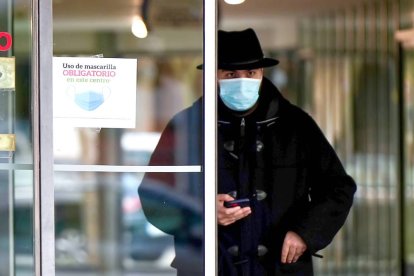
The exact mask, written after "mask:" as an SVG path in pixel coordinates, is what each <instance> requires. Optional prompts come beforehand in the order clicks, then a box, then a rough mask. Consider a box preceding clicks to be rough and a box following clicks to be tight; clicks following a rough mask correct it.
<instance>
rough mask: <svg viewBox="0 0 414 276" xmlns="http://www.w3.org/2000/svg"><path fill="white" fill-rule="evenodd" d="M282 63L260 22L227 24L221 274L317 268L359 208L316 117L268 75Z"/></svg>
mask: <svg viewBox="0 0 414 276" xmlns="http://www.w3.org/2000/svg"><path fill="white" fill-rule="evenodd" d="M277 64H278V61H277V60H274V59H270V58H266V57H264V55H263V52H262V49H261V46H260V42H259V40H258V39H257V36H256V34H255V32H254V31H253V30H252V29H247V30H244V31H237V32H225V31H219V33H218V72H217V79H218V88H219V89H218V91H219V98H218V101H219V103H218V104H219V106H218V149H217V150H218V195H217V220H218V245H219V254H218V255H219V260H218V263H219V275H223V276H231V275H241V276H247V275H249V276H250V275H251V276H259V275H313V269H312V260H311V257H312V255H315V256H317V254H316V252H317V251H318V250H320V249H322V248H324V247H326V246H327V245H328V244H329V243H330V242H331V241H332V239H333V237H334V236H335V234H336V233H337V231H338V230H339V229H340V228H341V227H342V225H343V224H344V222H345V219H346V217H347V215H348V212H349V210H350V208H351V205H352V201H353V195H354V193H355V190H356V185H355V183H354V181H353V179H352V178H351V177H350V176H348V175H347V174H346V172H345V171H344V168H343V166H342V165H341V162H340V161H339V159H338V157H337V155H336V154H335V152H334V150H333V149H332V147H331V146H330V145H329V143H328V141H327V140H326V139H325V137H324V135H323V134H322V132H321V131H320V129H319V128H318V126H317V125H316V123H315V122H314V121H313V120H312V118H311V117H310V116H309V115H307V114H306V113H305V112H303V111H302V110H301V109H299V108H298V107H296V106H294V105H292V104H290V103H289V102H288V101H287V100H286V99H284V98H283V97H282V95H281V94H280V92H279V91H278V90H277V88H276V87H275V86H274V85H273V84H272V83H271V82H270V81H269V80H268V79H267V78H265V77H264V76H263V68H266V67H270V66H275V65H277ZM206 93H208V91H207V92H206ZM200 106H201V104H200V103H196V104H195V105H194V106H193V107H191V108H190V109H188V110H186V111H184V112H183V113H180V114H179V115H177V116H178V118H181V125H186V124H183V123H182V121H183V120H182V118H186V119H185V120H184V121H186V120H188V118H190V116H194V114H200V110H201V108H200ZM190 114H192V115H190ZM172 122H174V123H172V125H173V126H175V127H177V126H178V125H180V124H179V123H178V124H177V117H176V118H175V119H173V120H172ZM172 125H170V127H167V129H166V131H167V133H171V129H172V128H171V126H172ZM192 135H193V134H191V135H190V136H192ZM193 140H199V139H193ZM161 144H166V143H165V142H162V141H160V144H159V147H160V148H162V146H160V145H161ZM190 144H191V143H189V144H188V145H190ZM198 145H200V144H198ZM193 150H195V148H193ZM156 152H157V150H156ZM154 154H155V156H157V155H158V154H156V153H154ZM199 156H201V155H199ZM185 163H191V162H185ZM199 183H201V182H199ZM199 183H191V182H188V184H189V185H196V186H197V185H199ZM175 185H176V184H175ZM201 199H202V198H201ZM201 199H200V200H201ZM233 200H238V201H236V202H234V201H233ZM144 209H145V204H144ZM146 214H147V216H148V217H151V215H150V214H149V213H146ZM170 233H171V232H170Z"/></svg>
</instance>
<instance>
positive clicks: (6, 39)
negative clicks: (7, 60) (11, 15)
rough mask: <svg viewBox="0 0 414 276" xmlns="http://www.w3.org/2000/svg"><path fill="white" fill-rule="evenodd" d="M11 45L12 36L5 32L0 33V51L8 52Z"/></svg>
mask: <svg viewBox="0 0 414 276" xmlns="http://www.w3.org/2000/svg"><path fill="white" fill-rule="evenodd" d="M11 45H12V36H11V35H10V34H9V33H6V32H0V51H2V52H5V51H8V50H10V48H11Z"/></svg>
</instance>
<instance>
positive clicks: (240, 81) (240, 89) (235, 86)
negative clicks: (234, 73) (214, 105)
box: [219, 78, 262, 111]
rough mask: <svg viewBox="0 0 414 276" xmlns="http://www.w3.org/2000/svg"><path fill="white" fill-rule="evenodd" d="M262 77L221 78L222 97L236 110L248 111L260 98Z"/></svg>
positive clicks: (227, 104) (229, 106) (226, 103)
mask: <svg viewBox="0 0 414 276" xmlns="http://www.w3.org/2000/svg"><path fill="white" fill-rule="evenodd" d="M261 82H262V80H261V79H250V78H236V79H224V80H219V85H220V98H221V100H222V101H223V103H224V104H225V105H226V106H227V107H228V108H230V109H231V110H234V111H246V110H248V109H250V108H251V107H252V106H253V105H254V104H255V103H256V102H257V100H258V99H259V89H260V84H261Z"/></svg>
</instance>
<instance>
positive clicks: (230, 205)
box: [224, 198, 250, 208]
mask: <svg viewBox="0 0 414 276" xmlns="http://www.w3.org/2000/svg"><path fill="white" fill-rule="evenodd" d="M237 206H240V207H241V208H243V207H248V206H250V199H248V198H241V199H235V200H231V201H224V207H226V208H233V207H237Z"/></svg>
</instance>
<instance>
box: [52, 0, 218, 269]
mask: <svg viewBox="0 0 414 276" xmlns="http://www.w3.org/2000/svg"><path fill="white" fill-rule="evenodd" d="M210 7H212V8H211V10H210V13H211V14H212V13H213V12H214V11H215V6H214V5H210ZM203 11H204V3H203V1H201V0H200V1H196V0H193V1H188V0H178V1H161V0H153V1H147V0H143V1H134V0H130V1H121V2H119V1H107V0H105V1H97V0H96V1H95V0H94V1H82V0H70V1H68V0H60V1H54V2H53V56H54V58H53V116H54V119H53V122H54V123H53V156H54V189H55V193H54V200H55V208H54V210H55V264H56V274H57V275H84V274H85V273H89V274H88V275H132V274H134V275H153V274H154V273H157V275H177V273H179V275H193V276H196V275H205V271H204V267H205V256H204V252H205V245H206V243H205V232H206V228H205V224H204V221H205V209H204V206H205V199H204V192H205V186H204V178H205V175H204V173H203V172H204V168H205V167H204V166H205V164H204V160H205V159H204V157H205V156H207V155H210V153H205V151H204V148H205V144H204V142H203V140H204V136H203V135H204V126H205V123H206V122H205V121H204V106H205V103H204V101H203V100H202V95H203V73H204V72H203V70H199V69H197V66H198V65H199V64H201V63H203V48H204V45H203V34H204V26H203V22H204V21H203V14H204V13H203ZM213 26H214V21H213ZM210 33H215V30H214V29H212V30H210ZM214 39H215V38H214V37H213V38H212V40H210V42H209V43H211V44H212V45H210V47H211V46H212V47H213V48H212V49H214V41H215V40H214ZM206 47H207V46H206ZM213 53H214V50H213ZM206 66H207V67H209V68H210V67H211V69H213V66H214V61H209V62H208V64H207V63H206ZM205 70H206V71H207V69H206V67H205ZM211 71H213V70H211ZM213 79H214V77H213ZM214 90H215V85H213V86H212V90H211V91H213V92H214ZM210 97H211V96H210ZM212 99H213V102H214V101H215V99H214V97H212ZM211 113H213V114H214V109H212V110H211ZM212 118H214V116H212ZM211 125H215V122H213V123H212V124H211ZM213 128H214V127H213ZM211 134H213V135H214V129H213V130H212V132H210V135H211ZM213 146H214V144H213ZM210 160H211V159H210ZM213 162H214V160H213ZM213 164H214V163H213ZM206 166H207V165H206ZM209 166H210V167H213V166H214V165H211V164H210V165H209ZM213 181H214V177H213ZM213 183H214V182H213ZM212 188H213V190H212V191H213V192H214V185H212ZM211 194H213V193H211ZM213 199H214V197H212V199H206V200H210V201H212V204H213V205H212V206H215V203H214V201H213ZM213 209H214V208H213ZM208 212H209V211H208ZM208 214H209V216H210V218H214V213H208ZM211 221H213V220H211ZM213 228H214V227H213ZM211 234H212V235H213V236H214V230H213V232H211V233H210V235H211ZM212 240H213V243H212V244H208V245H206V246H213V247H214V239H212ZM212 249H213V251H214V248H212ZM212 254H214V253H212ZM211 261H212V262H214V260H211ZM211 266H212V267H214V266H213V265H212V264H211ZM206 275H207V274H206Z"/></svg>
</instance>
